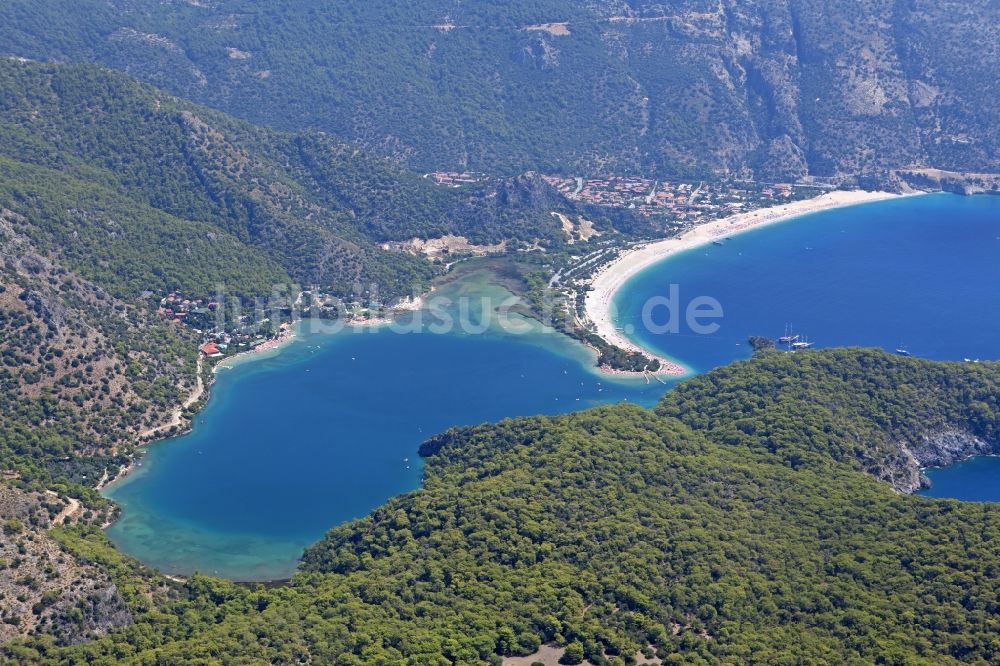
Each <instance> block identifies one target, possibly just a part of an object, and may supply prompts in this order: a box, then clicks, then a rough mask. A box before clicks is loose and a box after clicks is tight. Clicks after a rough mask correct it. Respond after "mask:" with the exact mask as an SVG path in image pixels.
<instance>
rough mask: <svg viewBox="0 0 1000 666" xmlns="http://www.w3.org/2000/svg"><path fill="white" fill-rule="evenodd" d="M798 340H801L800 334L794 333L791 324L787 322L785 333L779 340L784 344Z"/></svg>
mask: <svg viewBox="0 0 1000 666" xmlns="http://www.w3.org/2000/svg"><path fill="white" fill-rule="evenodd" d="M798 341H799V336H797V335H794V334H793V333H792V327H791V326H789V325H788V324H785V334H784V335H782V336H781V337H780V338H778V342H780V343H781V344H783V345H790V344H792V343H793V342H798Z"/></svg>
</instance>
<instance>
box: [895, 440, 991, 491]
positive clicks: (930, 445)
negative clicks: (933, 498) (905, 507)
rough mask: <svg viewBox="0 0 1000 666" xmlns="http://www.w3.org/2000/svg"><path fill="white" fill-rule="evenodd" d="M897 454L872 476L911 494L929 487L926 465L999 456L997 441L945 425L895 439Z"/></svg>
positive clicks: (939, 464)
mask: <svg viewBox="0 0 1000 666" xmlns="http://www.w3.org/2000/svg"><path fill="white" fill-rule="evenodd" d="M898 446H899V453H898V455H894V456H889V457H887V458H886V459H885V464H884V465H881V466H880V467H879V468H878V469H877V471H876V476H878V477H879V478H880V479H883V480H885V481H888V482H889V483H891V484H892V486H893V488H895V489H896V490H897V491H899V492H903V493H912V492H915V491H917V490H920V489H921V488H929V487H930V485H931V482H930V479H928V478H927V475H926V474H924V472H923V470H924V469H925V468H927V467H947V466H948V465H954V464H955V463H958V462H962V461H963V460H967V459H969V458H972V457H973V456H990V455H1000V441H987V440H985V439H983V438H982V437H979V436H977V435H975V434H973V433H971V432H969V431H968V430H965V429H962V428H957V427H956V428H946V429H943V430H937V431H933V432H927V433H923V434H922V435H921V436H920V437H919V438H918V439H916V440H915V441H911V442H909V443H907V442H904V441H900V442H898Z"/></svg>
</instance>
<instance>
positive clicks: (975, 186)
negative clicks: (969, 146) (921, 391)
mask: <svg viewBox="0 0 1000 666" xmlns="http://www.w3.org/2000/svg"><path fill="white" fill-rule="evenodd" d="M890 178H891V180H892V181H893V186H894V189H900V190H902V191H906V190H908V189H913V190H925V191H941V192H951V193H953V194H964V195H970V194H1000V174H995V173H969V172H960V171H944V170H942V169H898V170H895V171H893V172H892V173H891V175H890Z"/></svg>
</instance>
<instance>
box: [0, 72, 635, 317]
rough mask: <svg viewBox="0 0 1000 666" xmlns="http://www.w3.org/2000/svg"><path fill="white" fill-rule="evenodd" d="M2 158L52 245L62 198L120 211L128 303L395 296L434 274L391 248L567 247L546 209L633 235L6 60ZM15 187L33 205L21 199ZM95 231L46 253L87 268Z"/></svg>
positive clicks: (534, 201) (548, 198)
mask: <svg viewBox="0 0 1000 666" xmlns="http://www.w3.org/2000/svg"><path fill="white" fill-rule="evenodd" d="M0 156H3V157H6V158H8V159H9V160H10V162H7V163H5V167H4V169H3V172H2V173H0V177H3V178H5V179H7V180H10V184H9V187H8V188H6V199H4V200H0V205H10V206H11V207H12V208H13V209H16V210H19V211H21V212H25V210H27V209H26V206H27V207H32V206H33V207H34V208H35V212H36V213H38V215H37V216H36V218H37V219H35V221H36V222H37V223H38V225H39V226H41V227H45V229H44V231H47V232H49V234H50V236H51V234H56V235H57V236H58V234H68V233H71V231H70V228H69V226H68V225H67V222H70V221H68V220H66V219H64V218H65V217H66V215H67V214H68V213H67V212H66V211H65V210H64V207H63V205H62V204H63V203H64V202H62V201H58V202H57V201H52V200H51V198H52V197H65V196H67V191H68V190H72V191H74V192H75V193H76V194H75V196H76V197H77V199H78V201H77V205H76V206H75V207H74V208H73V210H76V211H78V212H79V211H81V210H82V211H83V212H84V213H85V214H86V215H85V217H88V216H92V217H100V216H102V215H107V214H110V213H111V212H112V209H113V210H114V214H115V215H116V216H120V217H121V218H124V219H125V220H128V221H120V222H118V223H119V224H123V225H125V226H126V227H129V228H128V229H125V230H124V231H123V233H122V234H121V235H116V236H114V239H115V240H114V241H113V242H112V244H111V245H107V246H105V248H104V249H105V250H107V251H109V252H111V253H112V254H114V255H115V256H116V259H115V261H116V262H118V264H117V265H116V266H114V267H112V268H111V270H110V271H109V272H108V274H107V275H106V276H104V277H105V278H106V281H105V282H104V283H103V284H105V285H107V286H112V285H111V283H112V282H114V284H113V286H114V287H115V288H116V289H125V291H123V293H127V294H129V295H133V296H134V295H136V294H138V293H140V292H142V291H144V290H146V289H159V288H162V287H166V288H168V289H181V290H183V291H185V292H187V293H191V292H195V291H198V290H202V289H204V288H205V287H206V286H207V284H208V283H213V284H214V283H218V282H219V281H222V282H225V283H226V286H227V288H229V289H230V290H231V291H234V292H237V293H241V294H244V295H256V294H267V293H269V292H270V285H272V284H274V283H275V282H276V281H281V280H282V279H285V280H287V278H288V277H289V276H290V277H291V278H292V279H294V280H295V281H297V282H298V283H299V284H303V285H318V286H320V287H321V288H323V289H324V290H327V291H329V292H331V293H336V294H350V293H353V292H355V291H356V289H357V286H358V285H364V288H366V289H367V288H368V286H369V285H371V284H377V285H378V286H379V288H380V290H381V293H382V294H383V295H384V296H386V297H390V298H391V297H394V296H401V295H410V294H412V292H413V291H414V290H416V289H423V288H425V287H426V285H427V283H428V281H429V279H430V278H431V277H432V276H433V275H435V274H436V269H435V268H434V267H433V266H432V265H431V264H430V263H429V262H427V261H425V260H424V259H422V258H417V257H414V256H411V255H408V254H401V253H394V252H386V251H384V250H383V249H381V247H380V246H379V245H380V243H382V242H385V241H395V240H406V239H410V238H434V237H439V236H442V235H445V234H458V235H465V236H466V237H468V238H469V239H470V241H472V242H477V243H496V242H499V241H502V240H514V241H524V242H535V241H542V242H543V243H546V244H557V245H558V244H561V243H562V242H563V239H564V236H563V233H562V231H561V228H560V225H559V222H558V221H557V220H556V219H555V218H554V217H553V216H552V215H551V212H552V211H553V210H560V211H566V212H568V213H574V212H576V213H579V212H587V214H588V215H591V216H592V217H594V221H595V223H596V224H597V225H598V226H599V227H601V228H604V229H609V228H610V227H611V226H612V225H617V226H619V227H621V228H622V229H624V230H626V231H628V230H629V229H630V228H631V227H630V225H631V226H637V225H638V223H637V222H634V221H632V220H630V218H629V217H628V216H627V215H621V214H619V215H617V216H616V217H615V218H611V217H609V215H607V214H604V213H602V212H600V211H594V210H591V209H584V208H579V207H577V206H576V205H575V204H572V203H570V202H568V201H566V200H565V199H564V198H562V197H561V196H560V195H559V194H558V193H557V192H555V191H554V190H552V189H551V188H549V187H548V186H547V185H545V184H544V183H543V182H541V180H540V179H538V178H537V177H532V176H527V177H521V178H515V179H510V180H506V181H496V182H491V183H487V184H483V185H480V186H473V187H470V188H465V189H462V190H458V191H456V190H453V189H448V188H443V187H440V186H437V185H435V184H433V183H432V182H431V181H429V180H427V179H424V178H422V177H420V176H419V175H417V174H414V173H411V172H409V171H406V170H404V169H401V168H400V167H398V166H396V165H394V164H392V163H390V162H388V161H385V160H382V159H379V158H372V157H370V156H368V155H366V154H365V153H364V152H362V151H361V150H359V149H357V148H355V147H353V146H349V145H347V144H344V143H342V142H340V141H336V140H334V139H332V138H330V137H328V136H326V135H323V134H319V133H305V134H285V133H281V132H274V131H270V130H266V129H262V128H258V127H254V126H252V125H248V124H246V123H244V122H242V121H238V120H235V119H233V118H230V117H227V116H225V115H223V114H220V113H217V112H214V111H210V110H208V109H204V108H201V107H198V106H195V105H192V104H189V103H187V102H183V101H180V100H177V99H175V98H172V97H170V96H169V95H166V94H164V93H162V92H159V91H157V90H155V89H152V88H149V87H148V86H144V85H142V84H139V83H137V82H135V81H133V80H132V79H129V78H128V77H126V76H124V75H121V74H117V73H113V72H110V71H108V70H103V69H100V68H97V67H94V66H47V65H37V64H31V63H19V62H15V61H13V60H0ZM28 165H30V167H29V166H28ZM39 168H44V169H48V170H49V171H44V172H43V171H40V170H39ZM56 172H58V173H56ZM67 179H71V181H72V182H70V181H69V180H67ZM19 182H20V183H21V185H19V184H18V183H19ZM24 182H32V183H36V189H35V191H34V192H25V191H24V188H23V186H22V185H23V183H24ZM0 184H2V183H0ZM88 188H92V189H91V191H89V192H88V191H87V189H88ZM24 194H30V195H31V196H29V197H27V198H26V197H25V196H22V195H24ZM112 200H117V201H118V203H116V204H112V203H111V201H112ZM8 202H10V203H8ZM102 206H107V207H108V210H100V211H99V210H98V209H100V208H101V207H102ZM125 206H130V207H131V208H130V209H129V211H128V213H127V214H126V212H125V209H124V208H123V207H125ZM21 209H25V210H21ZM33 219H34V218H33ZM92 222H93V221H91V225H90V228H89V229H88V231H87V233H86V234H85V235H84V236H83V237H82V238H83V242H80V240H79V238H77V240H76V241H75V242H74V243H69V242H67V241H66V239H65V238H61V239H60V238H57V237H52V238H50V242H49V243H48V245H47V246H46V248H56V249H58V250H59V251H66V249H67V248H69V247H72V246H74V245H76V246H77V247H76V248H75V250H76V251H77V252H79V253H80V256H79V257H78V258H79V259H80V261H81V262H86V261H89V260H90V259H92V258H93V257H92V256H91V255H90V254H89V253H90V252H96V251H98V250H99V248H98V245H99V244H101V243H105V242H107V239H108V236H107V233H108V231H107V228H106V227H107V225H106V224H105V225H94V224H93V223H92ZM38 231H42V229H39V230H38ZM75 231H78V230H74V232H75ZM140 236H141V238H140ZM75 238H76V237H75ZM90 241H93V242H92V243H91V242H90ZM115 242H117V243H122V244H125V245H128V246H129V248H128V249H129V250H131V252H129V251H122V250H124V249H125V248H124V247H118V248H116V247H115V246H114V243H115ZM181 242H183V243H184V248H183V249H182V248H180V247H178V243H181ZM237 255H241V256H240V260H241V261H240V262H236V261H235V259H236V257H237ZM139 257H141V258H142V260H141V261H139V262H137V263H138V264H139V265H136V266H132V267H131V268H128V267H126V266H124V264H125V263H135V262H134V260H135V259H137V258H139ZM99 263H100V262H99ZM213 263H214V264H215V268H210V267H209V266H208V265H209V264H213ZM240 263H242V265H239V264H240ZM181 266H184V267H185V268H184V270H177V269H178V268H179V267H181ZM150 272H154V273H156V274H157V275H158V277H156V278H154V277H151V276H150V275H149V273H150ZM126 288H127V289H126ZM199 293H200V294H201V295H207V294H205V292H204V291H199Z"/></svg>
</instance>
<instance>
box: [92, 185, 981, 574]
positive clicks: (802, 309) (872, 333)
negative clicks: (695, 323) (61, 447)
mask: <svg viewBox="0 0 1000 666" xmlns="http://www.w3.org/2000/svg"><path fill="white" fill-rule="evenodd" d="M998 257H1000V197H968V198H966V197H957V196H951V195H932V196H925V197H917V198H912V199H904V200H897V201H888V202H882V203H877V204H869V205H865V206H858V207H853V208H845V209H840V210H835V211H828V212H824V213H819V214H815V215H811V216H808V217H806V218H803V219H800V220H797V221H794V222H789V223H785V224H780V225H775V226H772V227H768V228H765V229H761V230H757V231H754V232H750V233H747V234H744V235H741V236H737V237H735V238H733V239H731V240H730V241H729V242H728V243H726V244H725V245H724V246H722V247H718V246H709V247H706V248H701V249H697V250H693V251H691V252H688V253H686V254H683V255H680V256H677V257H675V258H672V259H670V260H669V261H667V262H663V263H661V264H659V265H656V266H653V267H651V268H650V269H648V270H647V271H645V272H643V273H641V274H640V275H638V276H636V277H635V278H634V279H633V280H631V281H630V282H629V283H628V284H627V285H626V286H625V287H624V288H623V289H622V290H621V291H620V292H619V294H618V296H617V298H616V299H615V306H616V307H617V308H618V315H617V318H616V320H617V321H618V322H619V324H620V325H621V326H623V327H624V326H628V325H629V324H631V325H632V326H635V327H636V328H637V330H635V331H634V332H633V333H632V337H633V338H634V339H636V340H637V341H638V342H640V343H641V344H643V345H644V346H647V347H649V348H651V349H655V350H657V351H659V352H661V353H663V354H667V355H670V356H673V357H675V358H677V359H679V360H681V361H683V362H684V363H685V364H687V365H688V366H689V367H691V368H693V369H694V370H695V371H698V372H703V371H706V370H709V369H711V368H713V367H716V366H719V365H722V364H725V363H728V362H731V361H733V360H735V359H740V358H746V357H748V356H749V355H750V350H749V348H748V346H747V344H746V339H747V337H748V336H750V335H766V336H771V337H776V336H778V335H780V334H781V333H782V332H783V331H784V328H785V326H786V324H792V325H794V328H795V330H796V331H797V332H802V333H804V334H806V335H808V336H809V337H810V339H811V340H814V341H815V342H816V343H817V346H820V347H822V346H840V345H864V346H876V347H883V348H885V349H889V350H894V349H896V348H898V347H905V348H906V349H907V350H908V351H910V352H911V353H913V354H914V355H917V356H923V357H927V358H933V359H963V358H973V359H975V358H982V359H987V358H997V357H1000V344H998V341H1000V308H998V307H997V306H998V304H1000V303H998V294H997V285H998V284H1000V261H998V260H997V259H998ZM671 284H676V285H677V286H678V290H679V302H678V305H680V306H681V309H683V308H684V307H686V306H687V305H689V304H690V303H691V301H692V299H694V298H696V297H700V296H707V297H712V298H714V299H716V300H717V301H718V303H719V304H720V305H721V307H722V310H723V317H722V318H721V319H719V320H718V321H717V323H718V324H719V330H718V331H717V332H716V333H714V334H712V335H698V334H695V333H694V332H693V331H692V330H691V328H690V327H689V326H687V325H686V324H683V323H682V324H681V326H680V329H679V331H678V333H676V334H674V333H665V334H657V333H652V332H650V331H648V330H645V329H644V328H643V327H642V325H641V324H642V310H643V305H644V304H645V303H646V302H647V300H648V299H649V298H650V297H652V296H656V295H661V296H665V295H668V294H669V293H670V292H669V286H670V285H671ZM462 288H466V289H471V290H472V292H471V293H473V294H477V293H481V292H482V291H483V289H484V287H483V286H482V285H475V284H473V285H471V286H466V287H454V288H453V289H457V290H460V289H462ZM453 295H457V293H456V294H453ZM494 295H496V294H494ZM665 314H666V310H665V308H660V309H659V310H657V311H655V312H654V323H660V324H662V323H664V320H665ZM592 362H593V359H592V357H591V356H589V355H588V353H587V352H585V351H584V350H583V349H582V348H580V347H579V346H577V345H575V344H573V343H571V342H569V341H568V340H566V339H565V338H562V337H560V336H558V335H555V334H552V333H544V332H540V331H539V330H538V329H536V330H535V332H533V333H532V334H529V335H520V336H513V335H509V334H505V333H502V332H499V331H497V330H493V329H491V330H490V331H489V332H488V333H486V334H483V335H465V334H459V333H453V334H448V335H438V334H430V333H420V334H410V335H398V334H394V333H392V332H389V331H379V332H373V331H371V330H365V331H364V332H361V333H350V332H344V333H339V334H333V335H331V334H323V333H312V334H306V335H304V336H302V338H301V339H299V340H298V341H296V342H295V343H293V344H292V345H290V346H289V347H287V348H285V349H284V350H282V352H281V353H280V355H278V356H276V357H273V358H263V359H257V360H253V361H251V362H248V363H244V364H241V365H238V366H237V367H236V368H235V369H233V370H226V371H223V372H222V373H221V374H220V377H219V380H218V381H217V383H216V385H215V387H214V389H213V396H212V400H211V401H210V403H209V406H208V407H207V408H206V409H205V410H204V411H203V412H202V413H201V414H200V415H199V416H198V418H197V421H196V423H195V428H194V431H193V432H192V433H191V434H189V435H187V436H185V437H181V438H178V439H175V440H171V441H168V442H164V443H161V444H158V445H156V446H153V447H152V448H151V449H150V451H149V452H148V454H147V455H146V457H145V460H144V462H143V466H142V467H141V468H140V469H139V470H138V471H137V472H135V473H133V474H132V475H131V476H130V477H129V478H128V479H126V480H125V481H124V482H122V483H120V484H117V485H115V486H112V487H111V489H109V491H108V495H109V496H110V497H112V498H113V499H115V500H116V501H118V502H119V503H120V504H121V505H122V506H123V518H122V520H120V521H119V522H118V523H116V524H115V525H113V526H112V527H111V528H110V529H109V532H108V533H109V535H110V536H111V538H112V539H113V540H114V541H115V542H116V543H118V544H119V546H120V547H121V548H122V549H123V550H125V551H126V552H128V553H130V554H132V555H135V556H137V557H139V558H140V559H143V560H144V561H146V562H148V563H150V564H153V565H155V566H157V567H159V568H161V569H163V570H164V571H167V572H172V573H188V572H191V571H194V570H200V571H202V572H206V573H214V574H219V575H223V576H227V577H231V578H236V579H242V580H264V579H272V578H280V577H284V576H287V575H289V574H290V573H291V572H292V571H293V570H294V567H295V562H296V559H297V558H298V556H299V555H300V554H301V551H302V549H303V548H304V547H305V546H307V545H309V544H310V543H312V542H314V541H316V540H317V539H318V538H320V537H321V536H322V535H323V533H324V532H325V530H326V529H328V528H329V527H331V526H333V525H336V524H338V523H340V522H343V521H346V520H349V519H351V518H355V517H359V516H362V515H364V514H365V513H367V512H368V511H369V510H371V509H372V508H374V507H376V506H378V505H379V504H381V503H382V502H384V501H385V500H386V499H388V498H389V497H391V496H393V495H397V494H399V493H402V492H407V491H409V490H412V489H414V488H416V487H417V486H418V485H419V482H420V461H419V458H418V456H417V448H418V446H419V444H420V442H421V441H423V440H424V439H425V438H427V437H428V436H430V435H432V434H434V433H436V432H440V431H442V430H444V429H446V428H448V427H451V426H455V425H462V424H471V423H478V422H483V421H494V420H498V419H500V418H503V417H507V416H516V415H525V414H536V413H547V414H555V413H559V412H564V411H569V410H577V409H582V408H586V407H589V406H592V405H596V404H600V403H603V402H609V401H620V400H624V399H629V400H632V401H635V402H638V403H641V404H647V405H648V404H652V403H653V402H655V400H656V399H657V398H659V396H660V395H661V394H662V392H663V390H664V387H663V386H661V385H658V384H653V385H646V384H644V383H642V382H636V381H634V380H633V381H629V382H620V381H619V382H616V381H613V380H611V379H609V378H607V377H602V376H600V375H598V374H596V373H594V372H593V371H592V370H590V369H588V367H587V366H588V365H590V364H591V363H592ZM931 476H932V478H933V479H934V481H935V484H936V486H935V488H934V489H933V490H932V491H931V494H943V495H946V496H954V497H960V498H963V499H980V500H1000V459H998V458H982V459H977V460H974V461H970V462H969V463H966V464H965V465H956V466H954V467H952V468H950V469H948V470H939V471H934V472H932V473H931ZM963 493H964V495H963ZM973 495H974V496H973Z"/></svg>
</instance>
